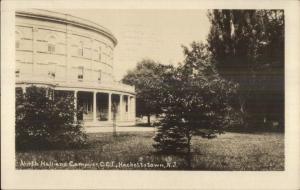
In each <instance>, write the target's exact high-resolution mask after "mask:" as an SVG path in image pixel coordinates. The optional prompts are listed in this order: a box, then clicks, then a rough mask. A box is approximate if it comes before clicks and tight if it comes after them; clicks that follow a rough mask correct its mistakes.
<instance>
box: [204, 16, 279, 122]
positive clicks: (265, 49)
mask: <svg viewBox="0 0 300 190" xmlns="http://www.w3.org/2000/svg"><path fill="white" fill-rule="evenodd" d="M209 19H210V22H211V29H210V33H209V36H208V45H209V50H210V51H211V52H212V56H213V58H214V61H215V62H216V68H217V70H218V72H219V73H220V75H221V76H223V77H225V78H226V79H228V80H232V81H234V82H237V83H238V84H239V98H238V100H239V101H238V102H236V106H239V107H240V111H241V112H242V113H243V114H244V115H245V125H246V124H249V123H250V124H251V123H252V124H253V125H259V123H264V122H266V120H269V121H272V120H273V121H280V122H281V123H282V125H283V120H284V119H283V117H284V12H283V10H213V11H210V12H209ZM254 121H257V122H256V123H254Z"/></svg>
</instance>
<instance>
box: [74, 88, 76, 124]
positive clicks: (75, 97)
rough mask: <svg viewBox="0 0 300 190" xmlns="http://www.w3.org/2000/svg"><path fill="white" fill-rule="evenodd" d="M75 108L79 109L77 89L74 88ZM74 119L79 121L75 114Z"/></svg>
mask: <svg viewBox="0 0 300 190" xmlns="http://www.w3.org/2000/svg"><path fill="white" fill-rule="evenodd" d="M74 108H75V110H76V111H77V90H74ZM74 121H75V122H76V121H77V115H76V114H74Z"/></svg>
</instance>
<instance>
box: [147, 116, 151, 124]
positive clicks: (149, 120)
mask: <svg viewBox="0 0 300 190" xmlns="http://www.w3.org/2000/svg"><path fill="white" fill-rule="evenodd" d="M147 117H148V125H149V126H150V125H151V122H150V117H151V115H148V116H147Z"/></svg>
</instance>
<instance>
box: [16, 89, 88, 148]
mask: <svg viewBox="0 0 300 190" xmlns="http://www.w3.org/2000/svg"><path fill="white" fill-rule="evenodd" d="M79 112H80V111H79V110H76V109H75V107H74V97H73V95H72V93H70V92H60V91H54V90H53V89H51V88H43V87H36V86H31V87H28V88H27V90H26V93H24V94H22V93H18V92H16V149H17V150H18V149H54V148H55V149H57V148H78V147H81V146H84V145H86V138H87V137H86V134H85V133H84V132H82V130H81V129H82V125H81V123H80V122H79V121H76V122H75V121H74V116H75V114H77V115H78V114H79Z"/></svg>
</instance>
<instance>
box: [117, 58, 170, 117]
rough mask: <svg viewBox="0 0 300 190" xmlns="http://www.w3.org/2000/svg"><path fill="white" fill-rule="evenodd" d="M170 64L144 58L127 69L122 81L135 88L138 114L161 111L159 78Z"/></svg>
mask: <svg viewBox="0 0 300 190" xmlns="http://www.w3.org/2000/svg"><path fill="white" fill-rule="evenodd" d="M169 67H171V66H165V65H162V64H159V63H156V62H155V61H153V60H149V59H145V60H142V61H141V62H139V63H138V64H137V66H136V69H135V70H133V71H129V72H128V73H127V75H126V76H125V77H124V78H123V82H124V83H126V84H129V85H134V86H135V88H136V93H137V94H136V102H137V103H136V106H137V107H136V111H137V115H139V116H148V117H150V116H151V115H157V114H160V113H161V106H160V105H159V101H158V100H159V96H160V87H161V79H162V77H161V76H162V75H163V73H164V72H165V71H166V69H168V68H169Z"/></svg>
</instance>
